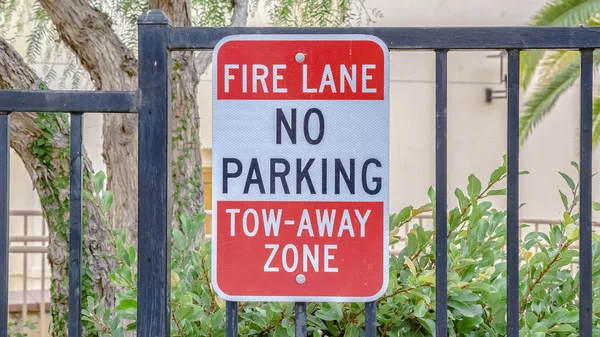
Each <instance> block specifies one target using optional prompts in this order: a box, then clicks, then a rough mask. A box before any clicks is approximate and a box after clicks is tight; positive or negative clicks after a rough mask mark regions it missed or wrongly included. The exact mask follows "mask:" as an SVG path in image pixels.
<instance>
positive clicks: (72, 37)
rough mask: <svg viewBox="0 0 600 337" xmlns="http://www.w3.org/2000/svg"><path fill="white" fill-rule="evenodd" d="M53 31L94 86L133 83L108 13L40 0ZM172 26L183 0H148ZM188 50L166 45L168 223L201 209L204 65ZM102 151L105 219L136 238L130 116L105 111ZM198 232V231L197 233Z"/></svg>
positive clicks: (181, 22) (184, 10)
mask: <svg viewBox="0 0 600 337" xmlns="http://www.w3.org/2000/svg"><path fill="white" fill-rule="evenodd" d="M40 3H41V4H42V6H43V7H44V9H45V10H46V11H47V13H48V16H49V17H50V19H51V20H52V22H53V23H54V24H55V26H56V28H57V30H58V32H59V35H60V37H61V39H62V40H63V41H64V42H65V43H66V44H67V46H69V48H70V49H71V50H72V51H73V52H74V53H75V54H76V55H77V57H78V58H79V59H80V60H81V63H82V65H83V66H84V68H85V69H86V70H87V71H88V72H89V73H90V75H91V78H92V81H93V83H94V84H95V86H96V88H97V89H99V90H135V89H136V88H137V60H136V58H135V56H134V53H133V52H132V51H131V50H129V49H127V48H126V46H125V45H124V44H123V42H122V41H120V40H119V38H118V36H117V35H116V33H115V32H114V31H113V30H112V28H111V24H112V23H111V22H110V20H109V19H108V17H107V16H106V15H105V14H104V13H102V12H100V11H98V10H96V9H94V8H93V7H92V6H91V5H90V4H89V3H88V2H87V1H85V0H40ZM151 7H152V8H160V9H162V10H163V11H164V12H165V13H166V14H167V15H168V16H169V18H170V19H171V20H172V22H173V24H174V26H189V25H190V23H191V19H190V15H191V14H190V4H189V1H188V0H169V1H167V0H153V1H151ZM234 10H235V11H234V13H233V16H232V25H235V26H241V25H245V24H246V20H247V17H248V1H247V0H238V1H236V3H235V7H234ZM193 55H194V54H193V52H174V53H173V55H172V59H173V72H174V77H173V82H172V85H171V87H172V91H173V97H174V98H173V100H172V115H173V123H172V125H173V129H172V130H173V193H174V195H173V197H174V203H173V205H174V207H173V212H174V216H173V221H174V223H173V225H174V226H175V227H177V226H178V225H179V220H180V217H181V215H188V216H190V217H191V218H192V219H195V220H198V219H199V217H200V216H201V214H202V213H203V210H204V186H203V180H202V157H201V152H200V149H201V146H200V141H199V133H200V129H199V116H198V108H197V104H196V93H197V85H198V81H199V75H200V74H201V73H202V72H204V71H205V70H206V67H208V65H209V63H210V62H209V60H210V58H206V55H210V54H209V53H202V54H201V55H202V56H204V62H197V59H194V56H193ZM103 136H104V146H103V150H104V155H103V156H104V159H105V163H106V166H107V170H108V189H110V190H112V191H113V192H114V194H115V199H114V204H113V205H114V206H113V207H114V209H113V212H112V213H111V215H110V216H111V223H112V225H113V227H114V228H117V229H123V230H125V231H126V233H127V234H128V235H127V240H128V242H129V243H131V244H133V245H135V244H136V242H137V201H138V200H137V116H123V115H105V117H104V125H103ZM202 236H203V233H202Z"/></svg>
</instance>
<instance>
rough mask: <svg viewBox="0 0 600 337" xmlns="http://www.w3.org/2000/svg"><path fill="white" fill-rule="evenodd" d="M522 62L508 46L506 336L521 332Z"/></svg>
mask: <svg viewBox="0 0 600 337" xmlns="http://www.w3.org/2000/svg"><path fill="white" fill-rule="evenodd" d="M519 63H520V51H519V50H517V49H510V50H508V102H507V105H508V122H507V128H508V137H507V145H506V146H507V152H508V153H507V158H506V162H507V163H506V165H507V168H506V174H507V183H506V184H507V196H506V200H507V203H506V336H507V337H518V336H519V314H520V313H519V310H520V309H519V306H520V302H519V300H520V299H519V296H520V295H519V69H520V68H519V67H520V66H519Z"/></svg>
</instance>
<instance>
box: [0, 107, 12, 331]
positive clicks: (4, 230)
mask: <svg viewBox="0 0 600 337" xmlns="http://www.w3.org/2000/svg"><path fill="white" fill-rule="evenodd" d="M9 138H10V115H9V114H7V113H6V112H0V336H4V334H5V333H6V331H7V330H8V245H9V242H8V220H9V211H10V205H9V201H10V188H9V187H10V180H9V175H10V150H9V149H10V145H9Z"/></svg>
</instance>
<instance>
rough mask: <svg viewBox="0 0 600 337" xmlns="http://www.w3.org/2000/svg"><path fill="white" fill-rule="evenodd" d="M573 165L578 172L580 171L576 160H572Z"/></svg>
mask: <svg viewBox="0 0 600 337" xmlns="http://www.w3.org/2000/svg"><path fill="white" fill-rule="evenodd" d="M571 165H573V167H574V168H575V169H576V170H577V172H579V164H577V163H576V162H574V161H572V162H571Z"/></svg>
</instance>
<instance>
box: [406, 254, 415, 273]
mask: <svg viewBox="0 0 600 337" xmlns="http://www.w3.org/2000/svg"><path fill="white" fill-rule="evenodd" d="M404 263H405V264H406V265H407V266H408V269H410V272H411V273H412V274H413V275H417V269H416V268H415V264H414V263H413V262H412V260H411V259H410V258H408V256H405V257H404Z"/></svg>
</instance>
